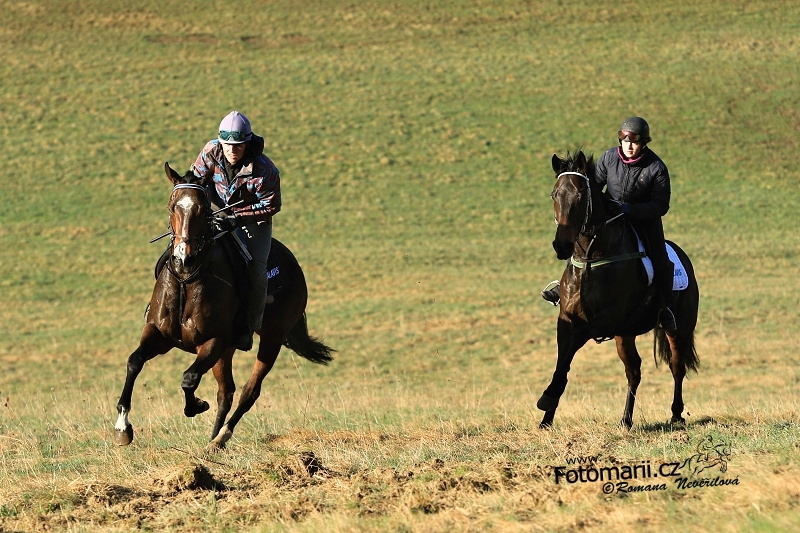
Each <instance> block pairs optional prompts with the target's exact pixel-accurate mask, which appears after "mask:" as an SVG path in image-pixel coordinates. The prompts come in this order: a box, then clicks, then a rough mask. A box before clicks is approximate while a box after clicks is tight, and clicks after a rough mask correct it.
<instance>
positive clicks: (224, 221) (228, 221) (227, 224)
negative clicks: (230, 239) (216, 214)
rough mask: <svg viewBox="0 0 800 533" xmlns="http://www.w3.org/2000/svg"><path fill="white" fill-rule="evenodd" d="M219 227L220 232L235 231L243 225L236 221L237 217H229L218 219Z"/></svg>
mask: <svg viewBox="0 0 800 533" xmlns="http://www.w3.org/2000/svg"><path fill="white" fill-rule="evenodd" d="M217 226H218V227H219V229H220V231H233V230H235V229H236V228H238V227H239V226H241V224H240V223H239V221H238V220H237V219H236V217H235V216H233V215H231V216H227V217H220V218H218V219H217Z"/></svg>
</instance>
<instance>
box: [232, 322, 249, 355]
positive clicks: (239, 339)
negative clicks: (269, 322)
mask: <svg viewBox="0 0 800 533" xmlns="http://www.w3.org/2000/svg"><path fill="white" fill-rule="evenodd" d="M239 328H240V331H239V332H238V333H235V334H234V337H233V342H232V343H231V345H232V346H233V347H234V348H236V349H237V350H242V351H243V352H246V351H248V350H250V349H252V348H253V331H252V330H251V329H250V328H249V327H247V326H245V325H244V324H241V325H239Z"/></svg>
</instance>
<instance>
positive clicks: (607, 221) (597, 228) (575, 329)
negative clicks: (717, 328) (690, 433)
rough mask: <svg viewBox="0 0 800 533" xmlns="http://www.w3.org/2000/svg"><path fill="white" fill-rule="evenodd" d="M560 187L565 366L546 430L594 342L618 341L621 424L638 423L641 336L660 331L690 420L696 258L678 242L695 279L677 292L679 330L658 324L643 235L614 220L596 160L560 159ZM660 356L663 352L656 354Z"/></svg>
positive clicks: (546, 397) (547, 401)
mask: <svg viewBox="0 0 800 533" xmlns="http://www.w3.org/2000/svg"><path fill="white" fill-rule="evenodd" d="M552 165H553V170H554V171H555V173H556V184H555V186H554V187H553V194H552V197H553V209H554V212H555V220H556V224H558V228H557V229H556V235H555V240H554V241H553V247H554V248H555V250H556V255H557V257H558V258H559V259H564V260H569V261H568V262H567V266H566V268H565V269H564V274H563V275H562V277H561V281H560V283H559V291H560V297H561V301H560V303H559V305H560V310H559V314H558V326H557V335H558V361H557V363H556V370H555V372H554V373H553V378H552V380H551V382H550V385H549V386H548V387H547V389H546V390H545V391H544V393H543V394H542V397H541V398H540V399H539V402H538V403H537V407H538V408H539V409H541V410H542V411H544V412H545V414H544V418H543V419H542V422H541V424H540V426H541V427H543V428H547V427H550V426H551V425H552V423H553V417H554V416H555V412H556V408H557V407H558V401H559V399H560V398H561V395H562V394H563V393H564V390H565V389H566V387H567V374H568V373H569V369H570V365H571V364H572V359H573V357H574V356H575V353H576V352H577V351H578V350H579V349H580V348H581V347H582V346H583V345H584V344H586V342H587V341H589V339H595V340H597V341H598V342H600V341H601V340H608V339H611V338H613V339H614V340H615V341H616V344H617V354H618V355H619V357H620V359H622V362H623V363H624V364H625V375H626V376H627V378H628V394H627V399H626V402H625V411H624V413H623V415H622V420H621V422H620V423H621V424H622V425H624V426H625V427H627V428H630V427H631V425H632V424H633V406H634V402H635V401H636V390H637V388H638V387H639V382H640V381H641V365H642V358H641V357H640V356H639V352H638V351H637V350H636V336H637V335H642V334H644V333H647V332H648V331H650V330H653V329H655V341H654V351H655V353H654V357H656V364H657V363H658V359H661V360H662V361H664V362H665V363H667V364H669V367H670V370H671V371H672V376H673V378H674V380H675V391H674V397H673V401H672V423H673V424H677V423H684V422H685V421H684V419H683V416H682V413H683V392H682V389H683V378H684V377H685V375H686V369H687V368H689V369H692V370H697V366H698V364H699V361H698V359H697V352H696V351H695V347H694V329H695V326H696V325H697V309H698V303H699V300H700V295H699V294H700V293H699V291H698V288H697V280H696V279H695V275H694V271H693V268H692V264H691V262H690V261H689V257H688V256H687V255H686V254H685V253H684V252H683V250H681V249H680V248H678V247H677V246H675V245H674V244H673V243H670V244H671V245H672V246H673V248H674V249H675V251H676V252H677V254H678V256H679V257H680V260H681V262H682V263H683V266H684V268H685V269H686V272H687V274H688V277H689V285H688V287H687V288H686V289H684V290H681V291H677V292H676V293H675V318H676V321H677V324H678V329H677V330H676V331H674V332H666V331H664V330H663V329H661V328H660V327H658V326H657V315H658V310H659V307H660V304H659V301H658V298H657V297H656V295H655V289H654V287H652V286H649V287H648V283H647V278H646V274H645V270H644V267H643V266H642V261H641V260H640V254H639V253H638V248H637V241H636V235H635V233H634V231H633V229H632V228H631V227H630V225H629V224H627V223H626V222H625V219H624V217H623V216H616V217H614V216H612V215H611V212H610V209H609V204H608V200H607V199H606V198H605V196H604V195H603V194H601V191H600V190H599V187H598V185H597V184H596V183H595V181H594V168H595V167H594V161H593V159H592V158H591V157H590V158H589V159H588V160H587V159H586V156H585V155H584V154H583V152H578V153H577V154H575V155H574V156H570V155H569V154H567V159H565V160H562V159H560V158H559V157H558V156H556V155H553V160H552ZM656 354H657V355H656Z"/></svg>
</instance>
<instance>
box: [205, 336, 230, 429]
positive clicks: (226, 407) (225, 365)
mask: <svg viewBox="0 0 800 533" xmlns="http://www.w3.org/2000/svg"><path fill="white" fill-rule="evenodd" d="M235 351H236V350H235V349H234V348H228V349H227V350H226V351H225V353H224V354H222V357H220V358H219V361H217V364H215V365H214V367H213V368H212V370H213V372H214V378H215V379H216V380H217V415H216V416H215V417H214V428H213V429H212V430H211V438H212V439H213V438H214V437H216V436H217V434H219V430H220V429H222V425H223V424H224V423H225V418H227V416H228V413H229V412H230V411H231V407H232V406H233V393H234V392H235V391H236V384H235V383H234V381H233V366H232V364H233V352H235Z"/></svg>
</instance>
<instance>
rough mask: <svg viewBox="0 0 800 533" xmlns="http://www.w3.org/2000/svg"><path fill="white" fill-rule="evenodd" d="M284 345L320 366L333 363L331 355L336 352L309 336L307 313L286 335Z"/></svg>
mask: <svg viewBox="0 0 800 533" xmlns="http://www.w3.org/2000/svg"><path fill="white" fill-rule="evenodd" d="M283 344H284V345H285V346H286V347H287V348H289V349H290V350H292V351H293V352H295V353H296V354H297V355H299V356H300V357H304V358H305V359H308V360H309V361H311V362H312V363H317V364H318V365H327V364H328V363H330V362H331V361H333V356H332V355H331V354H333V352H335V351H336V350H334V349H333V348H331V347H330V346H325V345H324V344H322V342H320V340H319V339H316V338H314V337H311V336H310V335H309V334H308V325H307V324H306V314H305V313H303V316H302V317H300V320H298V321H297V322H296V323H295V325H294V326H292V329H290V330H289V334H288V335H286V342H284V343H283Z"/></svg>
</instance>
